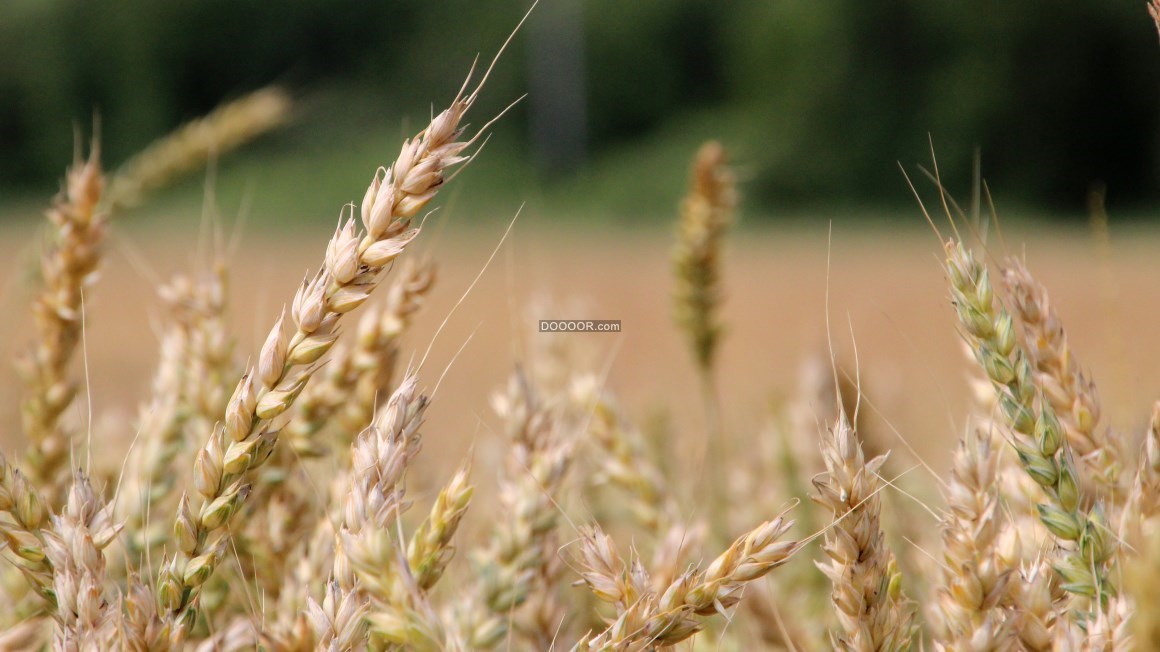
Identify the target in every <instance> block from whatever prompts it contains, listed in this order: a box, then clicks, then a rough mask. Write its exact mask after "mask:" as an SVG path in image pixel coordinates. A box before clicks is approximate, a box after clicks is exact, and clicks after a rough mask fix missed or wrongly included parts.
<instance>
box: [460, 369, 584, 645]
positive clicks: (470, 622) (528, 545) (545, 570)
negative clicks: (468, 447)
mask: <svg viewBox="0 0 1160 652" xmlns="http://www.w3.org/2000/svg"><path fill="white" fill-rule="evenodd" d="M492 407H493V408H494V409H495V412H496V414H498V415H499V416H500V417H501V418H502V419H503V420H504V424H505V429H506V434H507V437H508V453H507V459H506V466H505V470H504V475H503V478H502V480H501V486H500V496H499V500H500V503H501V505H502V507H503V513H504V518H503V519H500V520H499V521H497V523H496V527H495V528H494V529H493V531H492V534H491V542H490V544H489V545H488V547H487V548H485V549H482V550H480V551H479V553H478V555H477V556H476V559H475V565H476V567H477V569H478V570H477V573H478V576H479V581H478V582H477V583H476V585H475V587H474V588H473V590H472V593H471V596H470V601H469V602H468V603H467V604H466V605H465V607H464V609H463V613H462V614H460V623H459V629H460V630H461V631H462V632H463V638H464V639H465V640H466V641H467V643H468V644H469V645H470V647H471V648H472V649H491V648H494V647H495V646H497V645H499V644H500V643H501V642H502V641H503V640H504V639H505V637H507V636H508V634H509V632H511V627H512V626H513V625H515V626H516V629H517V633H518V630H519V629H520V625H522V624H525V623H522V622H521V620H520V618H519V614H516V613H514V612H515V610H516V609H517V608H519V607H521V606H523V605H525V603H527V602H528V600H529V599H530V597H531V596H532V595H533V594H534V593H537V592H540V591H543V592H550V591H552V590H554V587H552V586H551V585H550V582H549V581H548V580H549V579H550V578H551V577H552V575H553V573H551V572H550V570H551V569H550V566H551V563H552V562H551V559H552V556H553V555H555V554H556V546H555V545H554V544H555V531H556V526H557V524H558V522H559V518H560V513H559V510H560V508H559V506H558V505H557V504H556V503H555V502H554V498H553V497H554V496H556V495H559V494H560V488H561V486H562V485H563V483H564V480H565V477H566V475H567V472H568V470H569V468H570V466H571V462H572V457H573V455H572V450H573V446H572V442H571V441H569V440H567V439H565V438H564V437H563V436H562V433H561V432H560V430H561V427H560V424H559V423H558V421H557V414H556V412H555V411H553V410H551V409H549V408H548V407H547V406H545V405H544V404H543V403H542V402H541V399H540V397H539V395H538V394H537V393H536V392H535V389H534V388H533V387H532V385H531V383H530V381H529V380H528V378H527V377H526V376H525V375H524V374H523V373H522V372H521V371H518V370H517V372H516V373H514V374H512V376H511V378H510V379H509V381H508V384H507V386H506V388H505V389H504V391H501V392H498V393H496V394H495V395H493V396H492ZM537 606H538V607H539V608H540V609H543V607H544V605H537ZM540 620H542V619H540ZM529 633H531V634H532V635H533V637H534V635H535V634H536V633H537V632H529ZM539 633H542V632H539ZM551 636H552V635H551V634H548V638H549V640H550V639H551Z"/></svg>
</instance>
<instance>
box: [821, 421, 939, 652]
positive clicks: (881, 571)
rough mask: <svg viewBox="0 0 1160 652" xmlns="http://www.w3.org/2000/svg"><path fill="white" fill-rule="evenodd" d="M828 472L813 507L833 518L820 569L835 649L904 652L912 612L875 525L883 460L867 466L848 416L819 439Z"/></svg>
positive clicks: (909, 637) (911, 628)
mask: <svg viewBox="0 0 1160 652" xmlns="http://www.w3.org/2000/svg"><path fill="white" fill-rule="evenodd" d="M821 450H822V457H823V459H824V461H825V465H826V473H824V474H822V475H820V476H818V477H816V478H814V488H815V489H816V490H817V494H816V495H814V496H813V499H814V501H815V502H817V503H818V504H819V505H821V506H822V507H824V508H826V509H827V510H829V511H830V513H831V514H832V515H833V518H834V523H833V525H832V526H831V527H830V528H829V529H827V530H826V535H825V544H824V545H823V546H822V551H823V552H824V553H825V554H826V556H827V557H829V559H828V560H827V561H825V562H819V564H818V567H819V568H821V570H822V572H823V573H825V574H826V577H828V578H830V582H831V584H832V585H833V593H832V601H833V604H834V607H835V609H836V611H837V616H838V621H839V624H840V629H839V630H838V631H835V632H833V633H832V635H831V638H832V640H833V644H834V646H835V647H836V648H837V649H840V650H851V651H853V650H886V651H889V650H906V649H909V648H910V645H911V643H912V639H913V637H914V634H915V629H916V628H915V625H914V623H913V615H914V613H913V612H914V608H913V605H912V604H911V603H910V601H909V600H908V599H907V598H906V596H905V594H904V593H903V591H902V576H901V574H900V573H899V572H898V568H897V563H896V562H895V559H894V555H893V553H891V552H890V549H889V548H888V547H887V545H886V541H885V535H884V534H883V532H882V528H881V524H880V513H881V509H882V499H881V497H880V496H878V495H877V494H878V491H879V489H880V488H881V487H882V485H883V482H882V479H881V478H880V477H879V476H878V470H879V469H880V468H882V464H883V463H884V462H885V461H886V458H885V456H879V457H876V458H874V459H872V460H869V461H867V460H866V458H865V457H864V456H863V453H862V446H861V445H860V444H859V442H858V439H857V433H855V432H854V429H853V428H852V427H851V426H850V422H849V420H848V419H847V418H846V412H845V411H844V410H840V411H839V413H838V419H837V421H836V422H835V424H834V426H833V428H832V429H831V431H830V434H829V436H824V437H822V440H821Z"/></svg>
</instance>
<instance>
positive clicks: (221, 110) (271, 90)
mask: <svg viewBox="0 0 1160 652" xmlns="http://www.w3.org/2000/svg"><path fill="white" fill-rule="evenodd" d="M290 106H291V102H290V95H289V94H288V93H287V92H286V91H285V90H283V89H280V88H277V87H273V86H271V87H267V88H263V89H260V90H257V91H254V92H253V93H250V94H249V95H246V96H243V97H241V98H238V99H236V100H233V101H231V102H227V103H225V104H223V105H221V106H219V107H217V108H216V109H214V110H213V111H212V112H210V113H208V114H206V115H205V116H203V117H201V118H197V119H196V120H191V121H190V122H187V123H185V124H184V125H182V126H180V127H178V128H177V129H176V130H175V131H173V132H172V133H170V134H168V135H166V136H164V137H162V138H160V139H158V140H156V141H154V142H153V143H152V144H151V145H149V147H147V148H145V149H144V150H142V151H141V152H140V153H139V154H137V155H136V156H134V157H133V158H131V159H129V160H128V161H127V162H126V163H125V164H124V165H122V166H121V168H120V169H118V170H117V172H116V174H115V175H113V179H112V183H111V184H110V186H109V193H108V197H107V198H106V201H107V202H108V206H109V207H110V208H112V209H113V210H119V209H121V208H128V207H132V206H136V205H137V204H140V203H141V201H142V200H143V199H144V197H145V195H147V194H148V193H150V192H152V191H154V190H157V189H158V188H161V187H163V186H165V185H167V184H169V183H171V182H173V180H174V179H176V178H178V177H180V176H182V175H184V174H187V173H189V172H193V171H196V170H197V169H198V168H200V167H201V166H203V165H205V163H206V161H207V160H210V159H211V158H213V157H216V156H220V155H222V154H225V153H226V152H228V151H230V150H232V149H234V148H236V147H238V146H240V145H242V144H244V143H246V142H248V141H250V140H253V139H254V138H257V137H258V136H260V135H262V134H264V133H266V132H268V131H270V130H272V129H275V128H277V127H280V126H282V125H283V124H285V123H286V121H287V120H288V118H289V115H290Z"/></svg>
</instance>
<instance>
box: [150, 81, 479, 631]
mask: <svg viewBox="0 0 1160 652" xmlns="http://www.w3.org/2000/svg"><path fill="white" fill-rule="evenodd" d="M477 93H478V90H476V91H473V92H472V93H470V94H468V95H463V94H462V93H461V94H460V95H459V96H457V97H456V98H455V100H454V101H453V102H452V103H451V106H450V108H448V109H446V110H444V111H443V112H442V113H440V114H439V115H437V116H435V118H434V119H433V120H432V121H431V123H430V124H429V125H428V126H427V128H426V129H424V130H423V131H422V132H421V133H420V134H419V135H417V136H416V137H415V138H414V139H412V140H408V141H406V142H405V143H404V144H403V148H402V151H401V153H400V154H399V157H398V158H397V159H396V160H395V162H394V164H393V165H392V166H391V167H390V168H389V169H380V170H379V171H378V172H377V173H376V174H375V176H374V178H373V179H372V181H371V185H370V187H369V188H368V189H367V192H366V196H365V197H364V199H363V204H362V207H361V208H362V211H361V216H362V224H363V227H364V228H365V229H366V231H365V232H363V233H359V232H358V231H357V230H356V228H357V227H356V225H355V221H354V218H353V217H351V218H349V219H347V220H345V221H344V222H343V223H342V224H341V225H340V226H339V227H338V228H337V229H336V231H335V234H334V236H333V238H332V239H331V241H330V244H329V245H328V247H327V253H326V258H325V261H324V266H323V268H322V269H321V270H320V271H319V272H318V273H317V274H315V275H314V277H313V278H308V279H307V280H305V281H304V282H303V284H302V287H301V288H300V289H299V291H298V293H297V294H296V295H295V297H294V302H293V306H292V308H291V310H290V318H291V320H292V322H293V329H292V330H293V333H292V334H289V335H288V334H287V333H286V332H285V329H284V326H283V324H284V320H285V314H283V316H282V317H279V319H278V321H277V323H275V325H274V328H273V329H271V331H270V334H269V336H268V337H267V339H266V343H265V344H264V345H263V347H262V351H261V354H260V356H259V359H258V364H257V366H256V367H255V368H252V369H250V370H249V371H248V372H247V373H246V374H245V375H243V377H242V379H241V381H240V382H239V383H238V386H237V388H236V389H235V391H234V395H233V397H232V398H231V399H230V401H229V405H228V407H227V408H226V412H225V416H224V418H223V420H222V427H220V428H215V430H214V431H213V432H212V433H211V434H210V436H209V437H208V440H207V442H206V444H205V447H204V448H203V449H202V450H201V451H200V452H199V453H198V456H197V461H196V463H195V467H194V485H195V487H196V489H197V493H198V494H199V495H200V497H201V500H200V506H198V507H197V508H196V510H195V509H194V507H193V505H192V504H191V502H190V501H189V499H188V498H184V499H183V500H182V501H181V507H180V509H179V510H178V516H177V519H176V524H175V535H176V539H177V541H178V542H179V547H180V550H179V551H178V553H177V554H176V555H175V556H174V557H173V558H172V559H171V560H170V561H169V562H168V563H167V564H166V565H165V568H164V569H162V572H161V573H160V574H159V578H158V591H157V593H158V597H159V599H160V601H161V605H162V607H163V610H164V612H165V614H166V615H165V617H166V619H167V621H168V622H169V623H171V625H172V627H171V631H172V632H173V637H174V641H175V642H178V643H180V642H181V641H183V640H184V639H185V637H186V635H187V634H188V632H189V629H190V627H191V626H192V625H193V624H194V621H195V620H196V603H197V598H198V595H199V593H200V587H201V585H202V584H204V583H205V581H206V580H207V579H208V578H209V577H210V575H212V574H213V572H214V569H215V568H216V567H217V564H218V562H219V561H220V560H221V557H222V554H223V553H224V551H225V544H226V541H227V539H228V537H229V524H230V521H231V519H232V518H233V516H234V515H235V514H236V513H237V511H238V509H239V508H240V507H241V505H242V504H243V503H244V502H245V500H246V497H247V496H248V495H249V492H250V483H251V478H250V476H251V473H250V472H251V471H252V470H253V469H255V468H257V467H259V466H261V465H262V464H263V463H264V462H265V461H266V459H267V458H268V457H269V456H270V453H271V452H272V451H273V449H274V444H275V442H276V441H277V439H278V428H277V427H276V426H275V424H274V419H276V418H277V417H278V416H280V415H282V414H283V413H285V412H286V410H288V409H289V408H290V406H291V405H292V404H293V403H294V401H295V400H296V399H297V397H298V395H299V394H300V393H301V392H302V389H303V388H304V387H305V386H306V384H307V382H308V381H309V380H310V377H311V375H313V373H314V371H315V370H316V367H315V366H313V365H314V363H315V362H317V361H318V360H319V359H320V358H321V357H322V356H323V355H325V354H326V352H327V351H329V350H330V348H331V347H332V346H333V345H334V342H335V340H336V339H337V337H338V332H337V330H336V328H337V326H338V322H339V320H340V319H341V317H342V315H343V314H345V313H347V312H349V311H351V310H354V309H355V308H357V307H358V306H359V305H361V304H362V303H363V302H364V301H366V299H367V298H368V297H369V296H370V293H371V291H373V290H374V288H375V285H376V284H377V283H378V281H379V278H380V276H381V275H382V274H383V272H384V271H385V270H386V268H387V267H388V266H389V265H390V264H391V263H392V262H393V261H394V260H395V258H397V257H398V256H399V254H401V253H402V251H403V250H404V249H405V248H406V246H407V244H408V243H410V242H411V241H412V240H413V239H414V238H415V237H416V236H417V235H418V228H411V226H412V220H413V218H414V217H415V216H416V215H417V214H418V212H419V211H420V210H422V209H423V207H424V206H426V205H427V204H428V202H430V201H431V199H433V198H434V197H435V194H436V193H437V192H438V190H439V188H440V186H442V184H443V181H444V179H445V172H446V171H447V169H448V168H449V167H451V166H454V165H456V164H458V163H461V162H463V161H464V160H466V158H465V157H463V156H461V154H462V153H463V151H464V149H466V148H467V147H468V146H470V145H471V142H472V141H463V140H459V136H460V135H461V134H462V130H461V129H460V127H459V123H460V120H461V119H462V118H463V116H464V114H465V113H466V112H467V110H468V109H469V108H470V107H471V105H472V104H473V103H474V101H475V99H476V97H477Z"/></svg>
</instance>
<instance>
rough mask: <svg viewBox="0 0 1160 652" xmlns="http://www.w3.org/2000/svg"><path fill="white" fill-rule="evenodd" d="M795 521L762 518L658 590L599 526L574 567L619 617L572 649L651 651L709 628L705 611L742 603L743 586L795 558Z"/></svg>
mask: <svg viewBox="0 0 1160 652" xmlns="http://www.w3.org/2000/svg"><path fill="white" fill-rule="evenodd" d="M792 525H793V522H792V521H786V520H785V519H784V518H782V517H781V516H779V517H777V518H775V519H774V520H772V521H767V522H765V523H762V524H761V525H759V526H758V527H756V528H754V529H753V530H752V531H750V532H748V533H746V534H744V535H742V536H741V537H739V538H738V539H737V540H736V541H734V542H733V544H732V545H731V546H729V548H728V549H727V550H726V551H725V552H723V553H721V555H720V556H718V557H717V558H716V559H715V560H713V562H712V563H711V564H709V566H708V567H707V568H706V569H704V570H701V569H698V568H693V569H690V570H687V571H685V572H684V573H682V574H681V575H680V576H678V577H677V578H676V579H674V580H673V581H672V582H671V583H669V584H668V585H667V586H665V587H663V588H662V589H660V590H654V589H653V588H652V584H653V582H652V580H651V579H650V577H649V573H648V571H647V570H646V569H645V568H644V566H643V565H642V564H641V563H640V560H639V559H633V560H632V563H631V564H625V562H624V561H623V560H622V559H621V557H620V555H619V553H617V551H616V546H615V544H614V543H613V541H612V539H611V537H609V536H608V535H607V534H604V532H602V531H601V530H600V528H599V527H594V528H593V529H591V530H589V531H588V532H586V533H585V534H584V537H583V538H582V539H581V540H580V547H579V552H578V553H577V555H576V560H575V562H576V566H577V567H578V568H579V571H580V577H581V579H582V580H583V581H584V583H585V584H587V585H588V587H589V589H591V590H592V592H593V594H595V595H596V597H597V598H599V599H601V600H603V601H605V602H609V603H612V604H613V605H614V606H615V607H616V613H617V617H616V619H615V620H613V621H612V623H611V624H610V625H609V626H608V628H607V629H605V630H604V631H603V632H601V633H599V634H596V635H591V634H590V635H588V636H586V637H584V638H583V639H581V641H580V642H579V643H577V644H576V646H575V647H574V648H573V649H574V650H646V649H647V650H651V649H657V648H665V647H670V646H673V645H676V644H677V643H680V642H681V641H684V640H686V639H688V638H689V637H691V636H693V635H694V634H696V633H697V632H699V631H701V630H702V629H704V627H705V622H704V620H705V617H706V616H711V615H713V614H717V613H719V614H721V615H726V614H725V612H726V611H727V610H728V609H731V608H732V607H734V606H735V605H736V604H737V603H738V602H740V601H741V597H742V591H743V590H744V587H745V585H747V584H748V583H749V582H752V581H754V580H756V579H758V578H761V577H764V576H765V575H766V574H767V573H769V572H770V571H772V570H773V569H774V568H777V567H778V566H780V565H782V564H783V563H785V562H786V560H788V559H789V558H790V556H791V555H792V554H793V553H794V552H795V551H796V550H797V549H798V545H799V544H798V542H796V541H781V540H780V539H781V537H782V536H783V535H784V534H785V533H786V531H787V530H789V528H790V527H791V526H792Z"/></svg>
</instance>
